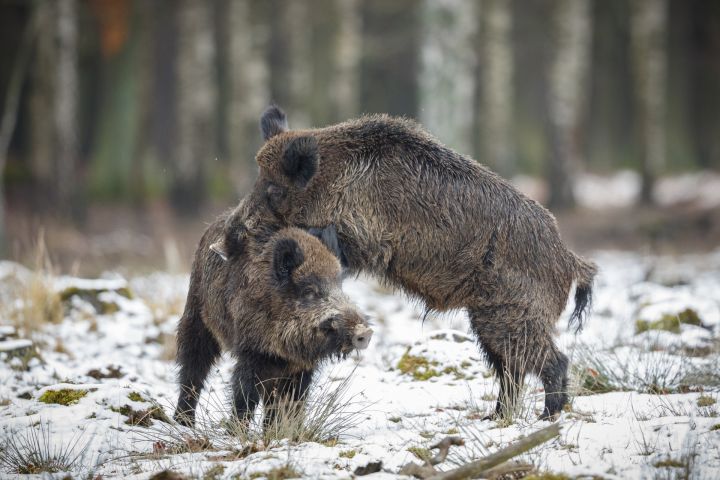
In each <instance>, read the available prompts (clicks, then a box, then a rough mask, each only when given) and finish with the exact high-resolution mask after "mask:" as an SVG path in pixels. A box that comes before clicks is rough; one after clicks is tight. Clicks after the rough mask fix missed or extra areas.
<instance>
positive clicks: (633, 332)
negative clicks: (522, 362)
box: [0, 250, 720, 479]
mask: <svg viewBox="0 0 720 480" xmlns="http://www.w3.org/2000/svg"><path fill="white" fill-rule="evenodd" d="M590 256H591V257H592V258H593V259H594V260H595V261H597V263H598V264H599V266H600V275H599V278H598V280H597V283H596V292H595V307H594V313H593V314H592V316H591V318H589V320H588V321H587V323H586V327H585V329H584V330H583V331H582V333H580V334H578V335H575V334H574V333H572V332H570V331H568V330H567V329H566V320H565V319H566V318H567V314H566V315H564V316H563V319H562V320H561V321H560V323H559V326H558V327H559V331H560V334H559V343H560V345H561V348H562V349H563V351H565V352H566V353H567V354H568V356H569V357H570V358H571V363H572V366H571V374H572V380H571V387H570V388H571V393H572V395H573V396H572V400H571V403H570V405H569V407H568V408H567V410H566V411H565V412H563V414H562V416H561V418H560V420H559V422H560V423H561V425H562V431H561V435H560V437H559V438H556V439H555V440H552V441H550V442H548V443H546V444H544V445H541V446H540V447H538V448H536V449H534V450H533V451H532V452H530V453H528V454H525V455H523V456H522V457H521V460H522V461H523V462H526V463H527V464H529V465H531V468H532V469H533V471H535V472H537V473H539V474H548V472H552V473H555V474H564V475H567V476H568V478H608V479H610V478H612V479H627V478H668V479H669V478H699V479H711V478H717V472H718V471H720V403H718V402H719V401H720V250H716V251H714V252H710V253H703V254H696V255H683V256H670V255H662V256H655V255H643V254H637V253H622V252H617V251H596V252H594V253H592V254H591V255H590ZM187 284H188V277H187V275H185V274H178V275H171V274H167V273H153V274H143V275H140V276H133V277H129V278H127V279H126V278H125V277H122V276H120V275H118V274H117V273H107V274H104V275H103V276H102V277H101V278H98V279H92V280H85V279H79V278H74V277H65V276H48V275H41V274H39V273H38V272H37V271H30V270H27V269H25V268H24V267H21V266H20V265H18V264H16V263H12V262H2V263H0V305H1V306H2V317H1V318H2V320H1V321H0V323H1V324H2V325H3V326H2V327H0V328H1V331H0V337H2V338H3V340H2V341H0V351H1V352H2V353H0V357H1V359H0V379H1V380H0V471H1V472H3V473H2V474H0V476H3V475H6V474H9V473H13V472H14V473H17V472H24V473H35V474H40V473H42V472H46V471H48V470H56V471H57V472H58V473H56V474H55V476H56V477H57V478H62V477H64V476H65V475H66V473H64V472H66V471H67V472H70V474H71V475H72V477H73V478H95V477H97V476H101V477H103V478H114V477H125V478H139V479H144V478H149V477H150V476H151V475H152V474H154V473H157V472H159V471H164V470H170V471H173V472H179V473H182V474H184V475H187V476H190V477H194V478H197V477H201V478H202V477H204V478H208V479H221V478H263V477H264V478H290V477H293V476H301V477H304V478H353V477H354V476H355V475H360V474H362V473H367V472H373V471H376V473H373V474H371V476H370V477H369V478H398V476H399V475H398V472H399V471H400V469H401V467H402V466H403V465H405V464H406V463H408V462H420V460H419V458H422V457H424V456H426V455H427V452H428V448H429V447H430V446H431V445H432V444H433V443H434V442H437V441H438V440H440V439H442V438H444V437H446V436H448V435H458V436H460V437H462V438H463V439H464V441H465V446H462V447H453V448H452V449H451V455H450V457H449V458H448V460H447V461H446V462H444V463H443V464H441V465H440V468H441V469H444V470H447V469H450V468H452V467H453V466H454V465H458V464H461V463H464V462H467V461H469V460H472V459H476V458H479V457H482V456H484V455H487V454H488V453H492V452H494V451H496V450H498V449H499V448H502V447H503V446H506V445H508V444H510V443H512V442H513V441H514V440H517V439H518V438H519V437H520V436H521V435H527V434H529V433H532V432H534V431H536V430H539V429H540V428H542V427H544V426H547V425H548V424H549V423H548V422H545V421H539V420H538V413H539V412H540V409H541V407H542V400H543V392H542V388H541V385H540V384H539V383H538V382H537V381H536V380H535V379H533V378H530V379H529V380H528V382H527V384H526V387H525V389H524V394H523V396H522V401H521V402H520V405H519V407H518V409H517V411H516V412H514V415H513V418H511V419H509V420H508V421H502V422H498V421H489V420H483V417H484V416H485V415H486V414H488V413H489V412H490V411H491V410H492V408H493V407H494V403H495V396H496V394H497V385H496V383H495V381H494V379H493V377H492V372H491V371H490V369H489V368H488V367H487V365H486V364H485V362H484V361H483V356H482V354H481V353H480V351H479V350H478V348H477V346H476V344H475V342H474V341H473V339H472V338H471V337H470V336H469V334H468V324H467V319H466V317H465V315H464V314H463V313H461V312H458V313H457V314H454V315H429V316H427V317H426V318H423V317H424V312H423V309H422V308H421V307H420V306H419V305H417V302H413V301H409V300H408V299H407V298H405V297H404V296H402V295H401V294H399V293H397V292H391V291H388V290H386V289H384V288H382V287H380V286H378V285H377V284H376V283H374V282H373V281H370V280H366V279H362V278H361V279H349V280H347V281H346V282H345V290H346V292H347V293H348V294H349V295H350V296H351V297H352V299H353V300H354V301H355V302H357V304H358V305H359V306H360V307H361V308H362V309H363V310H364V311H365V312H366V313H368V314H369V315H370V316H371V317H372V319H373V322H374V329H375V335H374V338H373V341H372V342H371V344H370V347H369V349H368V350H366V351H364V352H363V353H362V354H360V355H353V356H352V357H351V358H349V359H347V360H345V361H342V362H340V363H335V364H332V365H328V366H327V367H326V368H325V369H324V370H323V373H322V375H321V377H320V378H319V379H318V381H317V383H316V384H315V387H314V389H313V392H315V394H314V395H313V397H312V398H311V400H310V405H311V412H314V413H312V415H313V416H314V418H315V420H316V421H318V422H319V423H318V425H319V427H318V428H317V429H316V430H315V431H313V432H305V433H307V435H308V438H312V439H313V440H314V441H301V442H292V441H288V440H276V439H272V438H270V437H263V436H262V435H261V434H260V433H257V432H256V433H254V434H252V432H251V433H246V434H244V435H241V436H239V437H238V436H233V435H231V434H230V433H228V430H227V428H225V426H227V425H228V423H227V417H228V414H229V407H228V405H227V393H228V392H227V389H228V387H227V382H228V380H229V378H230V367H231V365H232V362H231V359H230V358H227V357H224V358H223V360H222V361H221V362H220V363H219V364H218V365H217V367H216V368H215V369H214V371H213V374H212V376H211V379H210V383H209V388H208V389H207V390H206V391H205V392H204V393H203V396H202V397H201V406H200V410H199V412H200V417H199V427H198V429H196V430H189V429H184V428H183V427H180V426H178V425H176V424H174V423H173V422H172V421H171V420H169V419H168V417H169V416H171V415H172V412H173V408H174V402H175V399H176V393H177V387H176V384H175V374H176V369H175V366H174V364H173V361H172V359H173V355H174V352H173V345H174V331H175V328H176V325H177V320H178V318H179V315H180V313H181V310H182V307H183V304H184V299H185V295H186V292H187ZM569 308H571V305H570V306H569ZM13 321H14V322H16V323H19V327H22V328H23V331H21V332H18V331H17V330H14V329H13V328H12V327H11V326H10V325H12V322H13ZM338 391H339V393H340V394H341V397H342V398H341V400H342V401H340V402H336V403H333V400H332V399H335V396H334V394H333V392H338ZM323 408H324V409H325V410H324V411H325V413H324V414H319V413H317V412H322V411H323ZM311 420H312V418H311ZM166 478H169V477H166ZM546 478H549V477H546ZM552 478H566V477H552Z"/></svg>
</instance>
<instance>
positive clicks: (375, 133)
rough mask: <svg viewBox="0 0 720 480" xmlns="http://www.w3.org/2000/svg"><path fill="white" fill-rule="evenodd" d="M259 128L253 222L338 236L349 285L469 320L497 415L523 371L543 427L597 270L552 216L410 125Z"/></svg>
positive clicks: (392, 121)
mask: <svg viewBox="0 0 720 480" xmlns="http://www.w3.org/2000/svg"><path fill="white" fill-rule="evenodd" d="M261 129H262V132H263V136H264V138H265V140H266V142H265V144H264V145H263V146H262V148H261V149H260V151H259V152H258V154H257V157H256V160H257V163H258V166H259V176H258V179H257V181H256V183H255V186H254V190H253V193H252V194H251V197H250V199H249V202H250V203H249V205H250V208H253V209H254V214H253V215H254V216H255V218H257V219H259V220H256V221H257V222H258V223H261V222H262V221H265V220H262V219H263V218H265V219H267V218H271V217H272V218H273V220H272V222H276V223H278V222H279V224H281V225H292V226H298V227H301V228H312V227H316V226H322V225H330V224H334V225H335V228H336V230H337V237H338V239H339V242H340V243H339V244H340V248H341V254H342V256H343V258H344V259H345V261H346V262H347V265H348V268H349V271H350V272H351V273H352V272H358V271H364V272H367V273H370V274H373V275H375V276H376V277H379V278H380V279H382V280H384V281H385V282H387V283H389V284H391V285H394V286H397V287H401V288H402V289H404V290H405V292H407V293H409V294H411V295H414V296H417V297H419V298H421V299H422V300H423V301H424V303H425V305H426V308H427V309H428V310H435V311H445V310H449V309H456V308H465V309H466V310H467V312H468V314H469V316H470V319H471V326H472V330H473V331H474V333H475V334H476V335H477V338H478V340H479V342H480V344H481V345H482V347H483V349H484V351H485V354H486V356H487V359H488V361H489V363H490V364H491V365H492V366H493V367H494V369H495V371H496V372H497V374H498V376H499V381H500V397H499V398H498V402H497V405H496V409H495V415H498V414H503V413H504V412H505V411H506V410H504V409H505V408H506V407H507V406H509V405H511V404H513V403H514V401H515V399H516V395H517V388H518V385H519V384H520V383H521V382H522V380H523V379H524V376H525V374H526V373H533V374H536V375H538V376H539V378H540V379H541V381H542V383H543V385H544V388H545V408H544V411H543V413H542V416H541V418H549V417H552V416H555V415H556V414H557V413H558V412H560V410H561V409H562V407H563V405H564V404H565V403H566V402H567V392H566V389H567V368H568V359H567V357H566V356H565V355H564V354H563V353H561V352H560V351H559V350H558V348H557V346H556V345H555V342H554V338H553V336H554V333H555V324H556V322H557V320H558V318H559V316H560V314H561V313H562V311H563V309H564V307H565V304H566V302H567V299H568V294H569V292H570V288H571V286H572V284H573V282H576V284H577V289H576V293H575V310H574V312H573V313H572V316H571V318H570V321H571V323H573V322H577V326H578V328H580V327H581V326H582V321H583V317H584V315H585V314H586V312H587V309H588V307H589V304H590V301H591V297H592V281H593V277H594V275H595V273H596V267H595V265H594V264H593V263H591V262H588V261H585V260H583V259H582V258H580V257H579V256H577V255H575V254H574V253H572V252H571V251H569V250H568V249H567V248H566V247H565V245H564V244H563V242H562V240H561V239H560V234H559V233H558V228H557V224H556V221H555V218H554V217H553V216H552V214H551V213H550V212H548V211H547V210H546V209H545V208H543V207H542V206H541V205H539V204H538V203H537V202H535V201H533V200H531V199H529V198H527V197H525V196H524V195H523V194H522V193H520V192H519V191H518V190H516V189H515V188H514V187H513V186H512V185H510V184H509V183H508V182H506V181H505V180H503V179H502V178H500V177H499V176H497V175H496V174H495V173H493V172H491V171H490V170H488V169H487V168H486V167H484V166H482V165H480V164H479V163H477V162H475V161H473V160H472V159H470V158H468V157H465V156H463V155H460V154H458V153H456V152H454V151H453V150H451V149H449V148H447V147H445V146H443V145H442V144H441V143H439V142H438V141H437V140H436V139H435V138H433V137H432V136H431V135H429V134H428V133H427V132H425V131H424V130H422V128H421V127H420V126H419V125H418V124H416V123H414V122H412V121H410V120H407V119H402V118H393V117H389V116H386V115H372V116H365V117H362V118H360V119H357V120H352V121H348V122H345V123H341V124H338V125H334V126H330V127H326V128H319V129H312V130H299V131H291V130H288V127H287V121H286V118H285V114H284V113H283V112H282V111H281V110H280V109H279V108H277V107H270V108H268V109H267V110H266V111H265V113H264V114H263V116H262V119H261Z"/></svg>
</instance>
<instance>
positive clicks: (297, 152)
mask: <svg viewBox="0 0 720 480" xmlns="http://www.w3.org/2000/svg"><path fill="white" fill-rule="evenodd" d="M317 168H318V144H317V140H315V137H298V138H296V139H294V140H292V141H291V142H290V143H289V144H288V145H287V147H285V152H284V153H283V158H282V170H283V173H285V175H287V176H288V177H289V178H290V180H292V182H293V183H294V184H295V186H296V187H299V188H305V187H306V186H307V184H308V182H309V181H310V179H311V178H312V177H313V176H314V175H315V173H316V172H317Z"/></svg>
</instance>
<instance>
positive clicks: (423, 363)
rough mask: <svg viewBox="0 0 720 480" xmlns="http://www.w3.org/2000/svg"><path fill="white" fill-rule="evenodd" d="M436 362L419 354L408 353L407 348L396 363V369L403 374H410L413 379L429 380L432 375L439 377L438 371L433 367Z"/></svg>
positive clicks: (435, 365)
mask: <svg viewBox="0 0 720 480" xmlns="http://www.w3.org/2000/svg"><path fill="white" fill-rule="evenodd" d="M437 366H438V362H436V361H430V360H428V359H427V358H425V357H421V356H419V355H410V349H409V348H408V349H407V350H406V351H405V353H404V354H403V356H402V357H401V358H400V361H399V362H398V364H397V368H398V370H400V372H402V373H403V374H405V375H410V376H412V377H413V378H414V379H415V380H418V381H423V380H429V379H431V378H433V377H439V376H440V373H439V372H438V371H437V370H436V369H435V368H433V367H437Z"/></svg>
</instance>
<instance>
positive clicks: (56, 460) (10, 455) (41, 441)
mask: <svg viewBox="0 0 720 480" xmlns="http://www.w3.org/2000/svg"><path fill="white" fill-rule="evenodd" d="M52 440H53V439H52V438H51V429H50V423H42V422H40V423H39V424H37V425H33V426H30V427H29V428H28V429H26V430H24V431H22V432H14V434H12V435H7V436H6V440H5V443H4V444H3V445H2V448H0V466H2V468H3V470H5V471H6V472H7V473H13V474H25V475H27V474H42V473H57V472H68V471H70V470H72V469H73V468H74V467H76V466H78V465H80V463H81V460H82V457H83V456H84V454H85V452H86V451H87V449H88V443H85V444H80V435H74V436H73V437H72V438H71V439H70V440H69V441H68V442H64V443H60V444H57V443H54V442H53V441H52Z"/></svg>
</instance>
